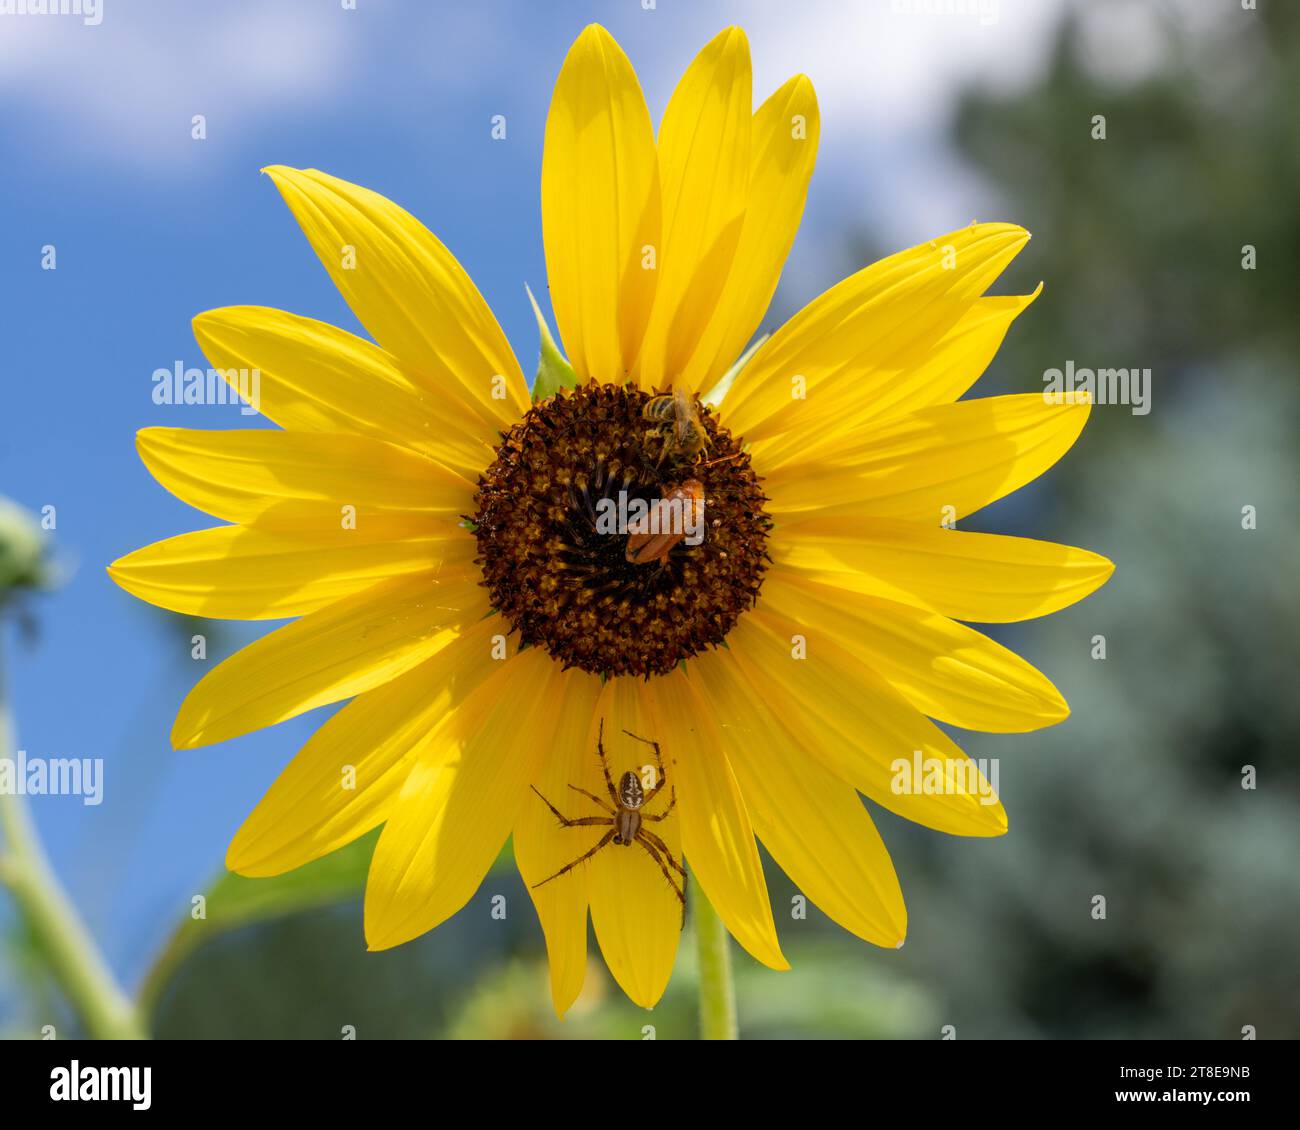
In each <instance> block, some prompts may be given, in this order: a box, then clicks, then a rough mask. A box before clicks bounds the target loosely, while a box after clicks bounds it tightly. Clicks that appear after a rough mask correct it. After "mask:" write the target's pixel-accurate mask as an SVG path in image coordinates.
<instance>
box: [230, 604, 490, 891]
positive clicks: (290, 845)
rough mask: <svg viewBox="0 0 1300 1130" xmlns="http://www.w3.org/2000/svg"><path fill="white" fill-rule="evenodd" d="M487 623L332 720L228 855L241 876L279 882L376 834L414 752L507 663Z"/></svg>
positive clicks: (241, 831)
mask: <svg viewBox="0 0 1300 1130" xmlns="http://www.w3.org/2000/svg"><path fill="white" fill-rule="evenodd" d="M508 630H509V629H508V628H507V627H506V625H505V623H504V621H502V620H501V619H500V618H499V617H496V616H493V617H491V618H489V619H487V620H484V621H481V622H480V623H479V624H476V625H474V626H473V627H472V628H470V629H468V630H467V631H466V632H465V633H464V634H463V635H462V636H460V637H459V638H458V639H457V640H455V641H454V642H453V643H451V644H450V645H449V646H448V647H447V648H445V649H444V650H443V651H440V652H438V653H437V654H436V655H434V656H433V658H431V659H428V660H426V661H425V662H424V663H422V664H421V665H420V666H419V667H417V668H415V669H414V670H413V671H409V672H407V673H406V674H405V675H402V676H401V677H399V678H397V679H394V680H393V681H392V682H390V683H386V684H385V685H384V686H382V687H378V688H376V689H375V690H372V691H367V692H366V693H365V694H362V695H359V696H358V697H357V698H356V699H355V700H354V701H352V702H350V703H349V704H348V705H347V706H345V707H343V709H342V710H340V711H338V713H336V714H334V715H332V716H331V717H330V718H329V720H328V721H326V722H325V724H324V725H323V726H321V728H320V729H319V730H317V731H316V733H315V734H313V735H312V737H311V738H310V740H309V741H308V742H307V744H306V745H304V746H303V747H302V749H301V750H300V751H299V752H298V754H297V756H295V757H294V759H293V760H292V761H291V762H290V763H289V765H288V766H287V767H286V768H285V770H284V771H283V772H282V773H281V774H280V775H279V777H277V778H276V780H275V783H274V784H273V785H272V786H271V788H270V789H269V791H268V792H267V794H266V796H264V797H263V798H262V800H261V802H260V803H259V804H258V806H257V807H256V808H255V809H254V810H253V812H252V814H251V815H250V816H249V817H248V819H247V820H245V821H244V824H243V827H241V828H240V829H239V832H238V833H237V834H236V835H235V838H234V841H233V842H232V843H231V845H230V850H229V851H228V852H227V854H226V866H227V867H229V868H230V870H232V871H237V872H238V873H239V874H241V875H250V876H263V875H280V874H283V873H284V872H286V871H292V870H293V869H294V868H296V867H301V866H302V865H303V864H304V863H310V862H311V861H312V860H313V859H319V858H320V857H321V856H323V855H327V854H329V853H330V852H331V851H334V850H336V849H337V848H340V847H342V846H343V845H344V844H348V843H351V842H352V841H353V840H355V839H356V838H357V837H358V836H362V835H364V834H365V833H366V832H369V831H370V830H371V829H372V828H377V827H378V826H379V825H380V824H382V823H383V822H384V821H385V820H387V819H388V814H389V812H390V811H391V809H392V806H393V803H394V802H395V801H396V799H397V796H398V794H399V793H400V792H401V789H402V785H403V784H404V783H405V781H406V777H407V774H408V773H409V772H410V768H411V765H412V762H413V759H414V756H415V754H416V753H417V752H418V750H419V749H420V748H421V746H422V744H423V743H424V742H425V741H427V740H428V738H429V735H430V733H431V732H432V731H433V729H434V728H435V727H436V726H437V725H438V723H439V722H440V721H441V720H442V719H443V718H444V717H445V716H447V715H449V714H452V713H454V712H455V710H456V708H457V706H458V705H459V704H460V703H462V702H464V700H465V699H466V698H467V697H468V696H469V695H470V694H471V693H472V692H473V691H474V690H475V689H476V688H477V687H479V686H480V685H481V684H482V683H483V682H484V680H485V679H487V678H488V677H489V676H494V675H496V674H497V672H498V671H500V670H501V667H502V664H503V662H506V661H505V660H501V659H497V658H495V653H494V649H493V637H494V636H499V635H502V636H503V635H504V634H505V633H506V632H507V631H508Z"/></svg>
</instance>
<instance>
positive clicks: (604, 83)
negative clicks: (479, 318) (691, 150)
mask: <svg viewBox="0 0 1300 1130" xmlns="http://www.w3.org/2000/svg"><path fill="white" fill-rule="evenodd" d="M542 239H543V242H544V243H545V247H546V273H547V277H548V279H549V281H550V289H551V305H552V306H553V307H554V309H555V319H556V322H557V323H558V325H559V329H560V337H561V339H562V340H563V342H564V347H565V349H566V351H567V352H568V356H569V361H570V362H571V363H572V365H573V367H574V370H575V371H576V372H577V374H578V376H579V377H580V378H584V379H586V378H595V379H596V380H600V381H614V382H621V381H622V380H624V379H626V376H627V374H628V373H629V371H630V370H631V368H632V364H633V362H634V361H635V360H636V355H637V352H638V350H639V349H640V347H641V337H642V335H643V334H644V332H645V325H646V319H647V318H648V317H649V314H650V307H651V304H652V303H653V301H654V289H655V272H654V271H652V270H646V269H645V268H643V266H642V255H643V250H642V249H643V248H645V247H653V246H655V245H656V244H658V242H659V177H658V173H657V170H656V162H655V146H654V131H653V128H652V127H651V125H650V113H649V111H648V110H647V109H646V105H645V98H644V97H643V96H642V94H641V87H640V84H639V83H638V82H637V78H636V73H635V72H634V71H633V70H632V64H631V63H629V62H628V59H627V56H626V55H625V54H623V50H622V48H620V47H619V45H618V44H617V43H615V42H614V39H613V37H612V36H611V35H610V34H609V32H607V31H606V30H605V29H604V28H603V27H600V26H598V25H596V24H592V25H591V26H589V27H588V28H587V29H586V30H585V31H583V33H582V34H581V35H580V36H578V38H577V40H576V41H575V42H574V44H573V46H572V47H571V48H570V49H569V54H568V56H567V57H566V58H565V60H564V66H563V67H562V68H561V70H560V76H559V78H558V79H557V81H556V83H555V94H554V96H553V97H552V99H551V109H550V113H549V114H548V115H547V118H546V141H545V147H544V150H543V154H542Z"/></svg>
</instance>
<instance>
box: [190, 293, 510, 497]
mask: <svg viewBox="0 0 1300 1130" xmlns="http://www.w3.org/2000/svg"><path fill="white" fill-rule="evenodd" d="M194 336H195V338H196V339H197V340H198V343H199V345H200V346H201V347H202V349H203V352H204V353H205V354H206V355H207V358H208V360H209V361H211V362H212V364H213V365H214V366H216V367H217V369H218V370H220V371H221V372H223V373H225V374H233V377H234V379H235V380H237V379H238V377H239V373H240V370H243V371H245V372H247V373H249V374H251V373H252V371H253V370H256V371H257V373H258V380H257V386H256V387H257V394H258V396H257V399H258V405H257V407H259V408H260V410H261V412H262V414H263V415H264V416H266V417H267V418H268V419H269V420H272V421H274V422H275V423H277V424H279V425H280V426H281V427H283V428H287V429H288V430H289V431H298V432H331V433H338V432H355V433H357V434H358V435H364V436H369V437H370V438H371V439H380V440H386V441H390V442H392V443H398V444H401V445H402V446H403V447H409V448H410V449H411V450H412V451H418V452H419V453H420V454H421V455H425V456H428V457H429V458H431V459H436V460H438V461H439V462H440V463H442V464H444V465H445V466H447V467H450V468H451V469H452V470H454V471H456V472H457V473H458V474H460V475H462V476H464V477H465V478H468V479H470V480H471V481H473V480H474V479H475V478H476V477H477V476H478V473H479V472H480V471H481V470H482V469H483V468H484V467H486V466H487V465H488V463H489V462H491V460H492V445H493V444H494V443H496V442H497V438H498V437H497V429H496V428H495V427H493V426H491V425H489V424H486V423H484V422H483V421H482V420H481V419H480V417H479V416H478V414H477V413H476V412H474V411H472V410H471V409H469V408H468V407H466V405H465V404H464V403H463V402H462V401H460V400H458V399H457V398H456V397H454V396H443V395H440V394H439V393H438V392H437V391H436V390H432V389H429V388H427V387H425V384H424V383H422V382H421V381H420V380H419V379H418V378H417V377H416V376H415V375H414V374H413V372H412V370H411V369H410V368H409V367H408V366H406V365H404V364H403V363H402V362H400V361H398V360H397V358H395V357H393V356H392V354H389V353H385V352H384V351H383V350H382V349H380V348H379V346H377V345H374V344H373V343H371V342H369V341H366V340H364V339H363V338H359V337H357V336H356V335H355V334H350V333H347V332H346V331H345V330H341V329H338V328H337V327H335V326H331V325H328V324H326V323H325V322H317V321H314V320H313V319H311V318H302V317H299V316H298V315H297V314H287V313H285V312H284V311H283V310H273V309H270V308H269V307H265V306H226V307H223V308H222V309H219V310H208V311H207V312H206V313H203V314H200V315H198V317H196V318H195V319H194ZM226 379H227V381H228V382H231V383H232V384H233V381H232V380H231V376H227V378H226ZM250 383H251V377H250Z"/></svg>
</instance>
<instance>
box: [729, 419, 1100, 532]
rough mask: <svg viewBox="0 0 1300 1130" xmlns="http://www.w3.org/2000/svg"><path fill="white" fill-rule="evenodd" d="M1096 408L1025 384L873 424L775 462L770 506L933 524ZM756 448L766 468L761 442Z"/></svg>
mask: <svg viewBox="0 0 1300 1130" xmlns="http://www.w3.org/2000/svg"><path fill="white" fill-rule="evenodd" d="M1090 408H1091V405H1089V404H1048V403H1045V402H1044V400H1043V397H1042V396H1041V395H1039V394H1037V393H1026V394H1024V395H1022V396H994V397H988V398H986V399H983V400H963V401H958V402H957V403H956V404H944V405H940V406H939V407H936V408H924V409H922V410H921V411H919V412H914V413H912V414H910V415H908V416H899V417H895V418H893V419H891V420H888V421H886V422H883V423H877V424H868V425H865V426H864V427H862V428H859V429H857V430H855V431H853V432H850V433H848V434H846V435H844V436H842V437H841V438H840V439H838V440H836V441H834V442H833V443H830V444H822V445H817V446H816V448H815V449H809V450H808V451H807V452H801V453H800V454H799V455H798V456H795V457H794V458H792V460H791V461H790V462H789V463H786V464H785V465H784V466H781V467H780V468H778V469H777V470H775V471H771V472H769V473H768V474H767V475H766V476H765V481H764V484H763V485H764V490H765V491H766V492H767V494H768V497H769V498H770V500H771V501H770V504H769V506H768V510H769V512H771V513H773V514H779V515H786V516H788V517H790V518H794V517H795V516H796V515H800V516H802V515H807V516H809V517H829V516H832V515H841V516H844V517H852V516H855V515H863V516H867V515H869V516H871V517H873V518H916V519H920V520H922V521H925V522H928V523H931V524H936V523H939V522H941V521H943V520H944V519H945V518H946V519H950V520H952V519H956V518H961V517H964V516H965V515H967V514H971V513H973V512H974V511H976V510H978V509H980V507H982V506H987V505H988V504H989V503H990V502H996V501H997V500H998V499H999V498H1002V497H1004V496H1005V495H1008V494H1010V493H1011V492H1012V491H1015V490H1019V489H1020V488H1021V487H1022V486H1024V485H1025V484H1026V483H1028V482H1032V481H1033V480H1034V479H1036V478H1038V476H1039V475H1041V474H1042V473H1043V472H1044V471H1046V470H1047V469H1048V468H1049V467H1051V466H1052V465H1053V464H1054V463H1055V462H1056V461H1057V460H1058V459H1060V458H1061V456H1062V455H1064V454H1065V453H1066V452H1067V451H1069V449H1070V448H1071V446H1073V444H1074V441H1075V440H1076V439H1078V438H1079V433H1080V432H1081V431H1082V430H1083V425H1084V423H1085V422H1086V421H1087V419H1088V412H1089V410H1090ZM777 442H780V440H779V439H778V441H777ZM753 457H754V461H755V464H756V465H757V466H760V467H763V468H764V469H765V470H766V468H767V467H768V462H767V460H766V458H765V456H764V452H763V445H762V444H759V445H756V446H755V448H754V451H753Z"/></svg>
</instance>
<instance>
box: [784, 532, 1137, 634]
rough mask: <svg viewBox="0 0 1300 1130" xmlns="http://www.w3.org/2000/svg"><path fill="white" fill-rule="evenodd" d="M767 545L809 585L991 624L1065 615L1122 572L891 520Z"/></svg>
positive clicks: (1087, 559)
mask: <svg viewBox="0 0 1300 1130" xmlns="http://www.w3.org/2000/svg"><path fill="white" fill-rule="evenodd" d="M769 548H770V550H771V554H772V559H773V560H774V561H775V562H777V563H778V564H779V565H782V566H785V567H788V568H791V569H796V570H798V571H799V572H800V573H802V574H803V575H804V576H805V577H806V578H807V579H809V580H816V581H821V582H823V583H825V584H829V585H831V586H833V587H835V588H841V589H846V590H848V591H849V592H860V593H867V594H868V595H871V596H879V597H883V598H884V599H886V600H896V601H899V602H901V603H903V604H910V605H912V606H914V607H916V608H928V609H929V610H930V611H932V612H938V613H939V614H940V615H942V616H951V617H952V618H953V619H954V620H973V621H976V622H977V623H984V624H1001V623H1010V622H1012V621H1016V620H1030V619H1033V618H1034V617H1035V616H1046V615H1047V614H1048V613H1049V612H1057V611H1059V610H1060V609H1062V608H1066V607H1068V606H1069V605H1071V604H1073V603H1074V602H1075V601H1078V600H1082V599H1083V598H1084V597H1085V596H1087V595H1088V594H1089V593H1091V592H1093V591H1094V590H1095V589H1098V588H1100V587H1101V586H1102V585H1103V584H1105V583H1106V580H1107V578H1109V577H1110V575H1111V573H1112V572H1114V570H1115V566H1114V565H1112V564H1111V562H1109V561H1107V560H1106V558H1104V557H1101V556H1099V555H1098V554H1095V553H1089V552H1088V551H1087V550H1086V549H1075V548H1074V547H1073V546H1068V545H1057V544H1056V543H1054V542H1046V541H1035V540H1034V539H1032V538H1017V537H1004V536H1002V535H999V534H976V533H969V532H966V531H963V530H945V529H942V528H940V527H939V526H933V527H931V526H923V525H921V524H919V523H917V522H904V521H898V520H894V519H889V518H864V519H850V518H840V517H834V518H809V519H808V520H806V521H799V522H787V523H786V524H783V525H782V526H781V528H780V530H779V534H778V536H775V537H773V538H772V541H771V543H770V546H769Z"/></svg>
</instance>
